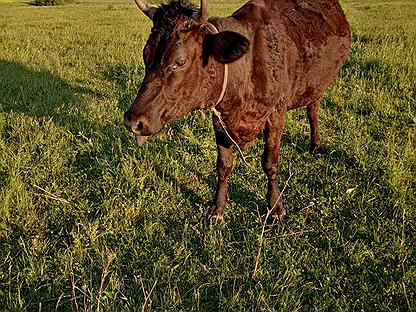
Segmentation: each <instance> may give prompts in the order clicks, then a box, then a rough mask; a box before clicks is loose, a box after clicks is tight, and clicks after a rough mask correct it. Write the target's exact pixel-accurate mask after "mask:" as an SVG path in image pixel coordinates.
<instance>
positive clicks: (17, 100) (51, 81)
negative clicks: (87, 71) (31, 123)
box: [0, 60, 94, 132]
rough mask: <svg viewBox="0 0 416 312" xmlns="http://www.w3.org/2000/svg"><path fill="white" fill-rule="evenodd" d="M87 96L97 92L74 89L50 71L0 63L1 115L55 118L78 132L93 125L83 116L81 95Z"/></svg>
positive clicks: (11, 63) (80, 88) (13, 63)
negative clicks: (16, 114) (15, 114)
mask: <svg viewBox="0 0 416 312" xmlns="http://www.w3.org/2000/svg"><path fill="white" fill-rule="evenodd" d="M87 94H94V92H93V91H92V90H90V89H87V88H83V87H74V86H72V85H70V84H69V83H68V82H66V81H65V80H63V79H61V78H60V77H58V76H56V75H54V74H52V73H50V72H49V71H46V70H41V71H35V70H32V69H30V68H28V67H26V66H24V65H22V64H18V63H15V62H9V61H4V60H0V112H4V113H13V112H14V113H18V114H23V115H26V116H31V117H36V118H42V117H44V118H48V119H52V120H53V121H54V122H55V123H57V124H58V125H59V126H61V127H63V128H66V129H68V130H70V131H74V132H78V131H79V130H82V129H84V130H85V129H90V128H91V127H93V126H94V125H92V124H91V123H90V122H89V121H87V120H86V119H85V118H83V117H82V111H83V109H84V105H83V101H82V96H84V95H87Z"/></svg>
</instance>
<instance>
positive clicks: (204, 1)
mask: <svg viewBox="0 0 416 312" xmlns="http://www.w3.org/2000/svg"><path fill="white" fill-rule="evenodd" d="M208 16H209V15H208V0H201V20H202V22H208Z"/></svg>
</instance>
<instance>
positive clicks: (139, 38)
mask: <svg viewBox="0 0 416 312" xmlns="http://www.w3.org/2000/svg"><path fill="white" fill-rule="evenodd" d="M0 1H1V3H2V4H0V257H1V259H2V261H1V262H0V310H2V311H3V310H4V311H25V310H27V311H35V310H37V311H38V310H41V311H53V310H55V309H56V310H58V311H71V310H72V311H77V309H78V310H79V311H92V310H99V309H100V310H104V311H136V310H142V308H143V309H144V310H145V311H154V310H159V311H165V310H166V311H180V310H182V311H218V310H221V311H222V310H224V311H250V310H252V311H257V310H258V311H314V310H316V311H361V310H363V311H409V310H411V308H413V309H415V306H416V289H415V285H416V269H415V266H416V252H415V237H416V235H415V234H416V231H415V227H416V222H415V215H416V211H415V206H416V205H415V204H416V202H415V198H416V194H415V189H416V185H415V184H416V183H415V181H416V180H415V173H416V168H415V167H416V159H415V158H416V156H415V155H416V153H415V148H416V139H415V138H416V133H415V132H416V131H415V123H416V116H415V111H416V100H415V97H416V87H415V86H416V78H415V77H416V3H414V2H413V1H380V0H378V1H374V0H365V1H343V2H342V3H343V6H344V8H345V11H346V13H347V16H348V18H349V20H350V22H351V24H352V27H353V30H354V44H353V53H352V56H351V58H350V60H349V62H348V64H346V66H345V67H344V68H343V70H342V73H341V75H340V78H339V79H338V81H337V83H336V84H335V85H334V86H333V88H332V89H331V90H330V91H329V92H328V95H327V96H326V98H325V101H324V103H323V105H322V106H323V107H322V118H321V132H322V137H323V141H324V143H325V144H326V145H327V146H328V147H329V149H330V151H331V153H330V154H329V155H328V156H326V157H324V158H320V159H315V158H314V157H313V156H311V155H310V154H309V153H308V152H307V151H308V145H309V128H308V124H307V120H306V116H305V112H304V111H296V112H291V113H290V114H289V119H288V125H287V129H286V133H285V137H284V145H283V148H282V153H283V159H282V168H281V185H283V184H284V182H285V181H287V180H288V178H289V177H290V176H291V179H290V181H289V182H288V187H287V189H286V192H285V199H284V200H285V205H286V208H287V209H288V212H289V218H288V220H287V221H286V223H285V224H284V225H281V226H277V227H274V228H266V232H265V235H264V242H263V243H264V244H263V252H262V256H261V258H260V263H259V270H258V274H257V278H256V279H253V278H252V273H253V270H254V266H255V261H256V254H257V249H258V245H259V238H260V235H261V231H262V224H261V220H260V219H259V218H258V212H257V211H258V210H260V211H264V208H265V201H264V196H265V191H266V190H265V185H266V180H265V177H264V175H263V174H262V172H261V167H260V153H261V149H262V143H261V142H260V141H259V143H258V144H257V145H256V146H254V147H253V148H252V149H250V150H248V151H246V152H245V153H246V155H247V157H248V159H249V162H250V164H251V165H252V166H253V167H254V168H255V169H254V170H252V169H248V168H246V167H244V166H243V165H239V166H238V167H237V168H236V170H235V174H234V176H233V178H232V181H231V194H230V197H231V200H230V204H229V205H228V207H227V211H226V222H225V224H224V225H221V226H214V227H212V228H209V229H206V228H204V227H203V226H202V223H201V219H202V217H203V216H204V214H205V212H206V210H207V208H208V207H209V205H210V201H211V200H212V197H213V192H214V187H215V174H214V168H215V161H216V147H215V144H214V137H213V132H212V129H211V125H210V122H209V118H207V119H204V118H203V117H202V116H201V115H200V114H199V113H196V114H193V115H192V116H190V117H188V118H187V119H185V120H183V121H180V122H177V123H175V124H174V125H171V126H169V127H168V128H167V129H166V130H165V131H164V132H163V133H162V134H161V136H160V137H159V138H157V139H155V140H154V141H153V142H152V143H151V144H149V145H147V146H145V147H142V148H138V147H137V146H136V145H135V142H134V140H133V139H132V138H131V137H130V135H129V134H128V133H127V131H126V130H125V129H124V127H123V125H122V116H123V113H124V111H125V110H126V109H127V107H128V106H129V105H130V103H131V101H132V99H133V98H134V96H135V95H136V92H137V88H138V86H139V85H140V82H141V79H142V77H143V62H142V57H141V54H142V49H143V45H144V43H145V41H146V39H147V35H148V31H149V29H150V24H149V22H148V21H147V20H146V19H145V18H144V17H142V16H141V14H139V12H137V9H135V8H134V5H133V4H132V2H127V1H105V2H102V1H88V2H80V3H75V4H71V5H65V6H60V7H53V8H37V7H31V6H28V5H25V4H24V3H23V2H15V3H12V4H4V2H5V1H8V0H0ZM211 3H212V7H213V8H212V11H213V14H221V15H225V14H229V13H231V12H232V11H233V10H235V9H236V8H238V6H239V3H242V2H241V1H232V2H231V1H230V2H228V1H227V2H225V1H213V2H211ZM146 298H147V299H146Z"/></svg>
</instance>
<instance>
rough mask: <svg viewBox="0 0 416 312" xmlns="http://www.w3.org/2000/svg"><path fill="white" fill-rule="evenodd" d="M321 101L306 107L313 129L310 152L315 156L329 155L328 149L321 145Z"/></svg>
mask: <svg viewBox="0 0 416 312" xmlns="http://www.w3.org/2000/svg"><path fill="white" fill-rule="evenodd" d="M321 100H322V99H319V100H318V101H316V102H314V103H312V104H310V105H308V106H307V107H306V111H307V113H308V119H309V124H310V127H311V145H310V149H309V151H310V152H311V153H312V154H315V155H324V154H326V153H327V150H326V148H325V147H324V146H323V145H321V138H320V135H319V108H320V106H321Z"/></svg>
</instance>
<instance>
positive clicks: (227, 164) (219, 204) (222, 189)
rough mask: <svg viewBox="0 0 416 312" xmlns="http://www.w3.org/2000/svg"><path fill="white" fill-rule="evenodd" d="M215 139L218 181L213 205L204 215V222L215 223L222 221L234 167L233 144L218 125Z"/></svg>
mask: <svg viewBox="0 0 416 312" xmlns="http://www.w3.org/2000/svg"><path fill="white" fill-rule="evenodd" d="M214 125H215V121H214ZM215 136H216V141H217V149H218V158H217V174H218V183H217V191H216V194H215V200H214V205H213V206H212V207H211V209H210V210H209V211H208V214H207V216H206V217H205V223H206V224H212V223H216V222H217V221H222V219H223V216H224V208H225V205H226V204H227V200H228V188H229V178H230V176H231V173H232V171H233V168H234V158H235V155H234V146H233V145H232V143H231V142H230V141H229V139H228V138H227V136H226V135H225V134H224V133H223V132H222V129H221V128H220V127H218V128H217V129H216V130H215Z"/></svg>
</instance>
